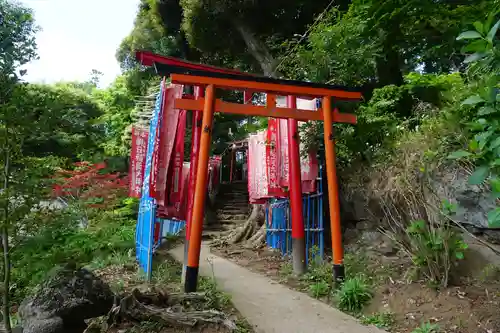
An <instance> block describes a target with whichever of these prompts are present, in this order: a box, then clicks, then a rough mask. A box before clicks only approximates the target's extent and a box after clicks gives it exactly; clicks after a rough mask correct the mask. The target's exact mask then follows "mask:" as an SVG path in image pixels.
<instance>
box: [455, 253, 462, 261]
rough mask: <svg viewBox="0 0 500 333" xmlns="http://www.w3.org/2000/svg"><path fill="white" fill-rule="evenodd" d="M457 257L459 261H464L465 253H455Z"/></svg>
mask: <svg viewBox="0 0 500 333" xmlns="http://www.w3.org/2000/svg"><path fill="white" fill-rule="evenodd" d="M455 257H456V258H457V259H459V260H462V259H463V258H464V253H463V252H455Z"/></svg>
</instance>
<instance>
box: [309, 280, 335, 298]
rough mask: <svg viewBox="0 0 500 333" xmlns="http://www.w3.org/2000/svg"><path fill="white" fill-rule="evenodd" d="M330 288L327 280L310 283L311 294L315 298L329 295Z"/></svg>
mask: <svg viewBox="0 0 500 333" xmlns="http://www.w3.org/2000/svg"><path fill="white" fill-rule="evenodd" d="M330 289H331V287H330V285H329V284H328V283H327V282H325V281H319V282H314V283H313V284H310V285H309V294H310V295H311V296H312V297H314V298H321V297H325V296H327V295H328V294H329V293H330Z"/></svg>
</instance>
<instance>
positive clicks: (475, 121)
mask: <svg viewBox="0 0 500 333" xmlns="http://www.w3.org/2000/svg"><path fill="white" fill-rule="evenodd" d="M496 16H497V12H492V13H491V14H490V15H489V16H488V18H487V20H486V21H485V22H480V21H477V22H475V23H474V27H475V29H476V30H469V31H466V32H463V33H462V34H460V35H459V36H458V37H457V40H466V41H467V42H468V44H467V45H465V46H464V47H463V49H462V51H463V52H465V53H469V55H468V56H467V57H466V58H465V60H464V63H465V64H467V65H468V68H467V70H468V72H467V73H468V76H469V79H470V82H471V83H470V87H469V89H470V90H469V91H470V92H469V96H467V98H465V99H464V100H463V101H462V103H461V109H462V110H463V113H464V115H465V121H464V125H465V127H466V129H467V130H468V131H469V133H470V141H469V144H468V147H467V148H466V149H461V150H459V151H455V152H453V153H451V154H450V155H449V156H448V157H449V158H451V159H465V158H466V159H469V160H471V161H472V162H474V163H475V164H476V169H475V170H474V172H473V173H472V174H471V176H470V177H469V184H470V185H480V184H482V183H484V182H485V181H487V180H488V182H489V185H490V186H491V190H492V192H493V195H494V196H496V197H498V196H499V192H500V181H499V179H498V177H499V176H498V175H499V171H500V169H499V166H500V160H499V159H498V156H499V153H500V122H499V121H500V118H499V115H500V91H499V88H500V75H499V73H500V71H499V70H500V52H499V47H500V46H499V45H500V44H499V43H498V39H497V38H496V35H497V33H498V28H499V27H500V20H498V21H496V23H495V18H496ZM499 212H500V210H499V209H498V208H497V209H495V210H493V211H490V212H488V224H489V226H490V227H493V228H496V227H499V226H500V214H499Z"/></svg>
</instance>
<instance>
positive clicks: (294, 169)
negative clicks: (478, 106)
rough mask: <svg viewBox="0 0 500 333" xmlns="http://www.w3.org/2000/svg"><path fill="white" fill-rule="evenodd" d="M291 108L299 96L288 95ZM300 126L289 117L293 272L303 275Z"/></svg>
mask: <svg viewBox="0 0 500 333" xmlns="http://www.w3.org/2000/svg"><path fill="white" fill-rule="evenodd" d="M287 105H288V107H289V108H294V109H296V108H297V97H295V96H288V98H287ZM299 150H300V149H299V126H298V121H297V120H296V119H288V159H289V175H288V182H289V184H288V185H289V192H290V208H291V213H292V214H291V215H292V262H293V272H294V273H295V274H296V275H302V274H304V273H305V272H306V270H307V263H306V246H305V239H304V234H305V233H304V215H303V213H302V181H301V178H300V151H299Z"/></svg>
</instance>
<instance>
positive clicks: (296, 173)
mask: <svg viewBox="0 0 500 333" xmlns="http://www.w3.org/2000/svg"><path fill="white" fill-rule="evenodd" d="M136 56H137V59H138V60H139V61H140V62H141V63H142V64H143V65H146V66H153V67H155V69H156V72H157V73H158V74H160V75H163V76H170V79H171V82H172V83H176V84H182V85H188V86H189V85H190V86H195V87H199V88H198V89H200V90H201V89H202V87H205V97H204V98H198V99H196V100H193V99H182V98H180V99H176V100H175V104H174V105H175V107H176V108H178V109H184V110H192V111H195V112H197V114H199V113H201V112H202V113H203V116H202V124H201V130H202V132H201V138H200V146H199V156H198V158H196V161H192V162H197V163H196V164H197V166H196V175H194V174H193V175H192V176H195V177H196V178H195V179H196V181H195V184H196V187H195V192H194V203H193V211H192V214H190V213H189V211H188V221H186V222H187V228H189V229H187V231H186V232H187V237H186V240H187V241H188V244H189V245H188V256H187V267H186V272H185V285H184V288H185V291H186V292H193V291H196V289H197V281H198V270H199V259H200V250H201V236H202V231H203V230H202V229H203V214H204V206H205V199H206V186H207V168H208V159H209V151H210V142H211V137H212V125H213V115H214V112H225V113H232V114H240V115H253V116H263V117H274V118H286V119H289V127H290V126H291V128H290V129H291V131H290V130H289V132H290V135H291V136H292V139H293V140H291V141H294V143H293V145H294V146H295V147H292V150H290V154H291V159H290V162H292V163H290V169H291V170H290V205H291V208H292V238H293V242H294V244H293V245H292V246H293V250H294V253H298V254H299V256H298V258H294V268H295V269H296V272H297V271H298V272H299V273H300V272H301V271H303V270H305V264H306V263H305V260H304V258H305V246H304V242H303V240H304V225H303V217H302V197H301V182H300V161H299V154H298V135H297V134H298V133H297V126H296V124H297V121H298V120H301V121H309V120H317V121H323V123H324V140H325V155H326V173H327V180H328V199H329V204H330V226H331V233H332V249H333V272H334V278H335V279H336V280H342V279H343V277H344V267H343V247H342V234H341V226H340V205H339V197H338V184H337V173H336V166H335V143H334V135H333V123H334V122H339V123H350V124H355V123H356V116H355V115H352V114H344V113H340V112H338V110H337V109H335V110H332V106H331V104H332V98H335V99H338V100H359V99H361V97H362V96H361V92H359V91H358V90H355V89H348V88H345V87H340V86H333V85H326V84H318V83H311V82H303V81H295V80H282V79H272V78H268V77H263V76H256V75H249V74H246V73H242V72H238V71H234V70H230V69H224V68H218V67H213V66H207V65H201V64H195V63H191V62H187V61H183V60H179V59H176V58H172V57H162V56H158V55H155V54H153V53H150V52H137V54H136ZM216 88H219V89H231V90H242V91H244V92H264V93H266V94H267V96H268V97H267V105H266V106H255V105H251V104H237V103H228V102H224V101H221V100H217V99H216V96H215V89H216ZM199 95H201V94H199ZM276 95H282V96H288V107H287V108H277V107H276V99H275V96H276ZM297 97H306V98H322V108H321V109H319V110H317V111H306V110H299V109H296V98H297ZM244 100H245V101H246V100H247V98H246V96H245V98H244ZM290 120H291V121H290ZM295 150H296V152H295ZM193 169H194V168H191V170H193ZM190 176H191V175H190ZM190 183H191V180H190ZM294 236H295V237H294ZM295 251H296V252H295ZM301 253H302V254H303V256H301V255H300V254H301ZM296 259H298V260H296Z"/></svg>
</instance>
